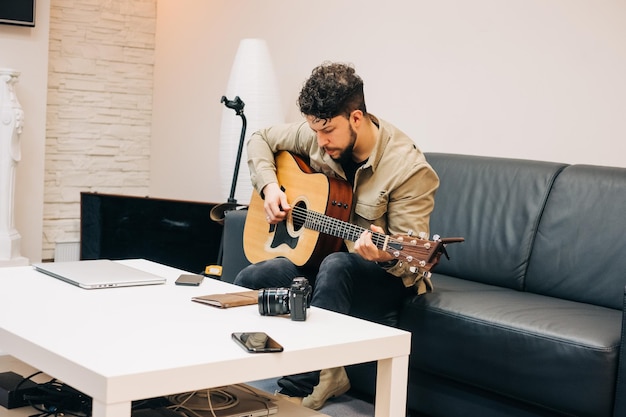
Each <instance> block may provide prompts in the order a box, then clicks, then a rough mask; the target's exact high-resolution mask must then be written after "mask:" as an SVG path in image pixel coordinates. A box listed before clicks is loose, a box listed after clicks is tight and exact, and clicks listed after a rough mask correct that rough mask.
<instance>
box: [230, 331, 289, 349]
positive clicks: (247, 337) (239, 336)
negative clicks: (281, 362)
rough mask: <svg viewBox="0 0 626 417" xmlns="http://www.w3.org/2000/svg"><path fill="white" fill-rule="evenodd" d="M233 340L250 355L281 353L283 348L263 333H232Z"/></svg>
mask: <svg viewBox="0 0 626 417" xmlns="http://www.w3.org/2000/svg"><path fill="white" fill-rule="evenodd" d="M232 337H233V340H234V341H235V342H237V344H238V345H239V346H241V347H242V348H244V349H245V350H246V351H248V352H251V353H264V352H282V351H283V347H282V346H281V345H280V344H279V343H278V342H276V341H275V340H274V339H272V338H271V337H269V336H268V335H267V334H266V333H263V332H249V333H233V334H232Z"/></svg>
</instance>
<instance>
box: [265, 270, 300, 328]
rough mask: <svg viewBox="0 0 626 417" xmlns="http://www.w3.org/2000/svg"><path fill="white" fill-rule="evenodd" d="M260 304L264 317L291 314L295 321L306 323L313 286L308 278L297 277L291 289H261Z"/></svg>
mask: <svg viewBox="0 0 626 417" xmlns="http://www.w3.org/2000/svg"><path fill="white" fill-rule="evenodd" d="M258 302H259V313H260V314H261V315H262V316H280V315H283V314H289V315H290V316H291V320H293V321H305V320H306V310H307V308H309V307H310V306H311V285H309V280H307V279H306V278H302V277H297V278H294V279H293V281H292V282H291V286H290V287H289V288H263V289H260V290H259V298H258Z"/></svg>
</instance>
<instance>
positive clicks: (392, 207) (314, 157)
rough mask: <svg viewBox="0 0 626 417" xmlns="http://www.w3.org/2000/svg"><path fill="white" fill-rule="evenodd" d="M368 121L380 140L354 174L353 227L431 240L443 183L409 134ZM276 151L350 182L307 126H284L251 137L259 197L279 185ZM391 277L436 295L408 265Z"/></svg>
mask: <svg viewBox="0 0 626 417" xmlns="http://www.w3.org/2000/svg"><path fill="white" fill-rule="evenodd" d="M370 117H371V118H372V120H373V121H374V122H375V123H376V124H377V125H378V126H379V130H378V138H377V143H376V146H375V147H374V149H373V150H372V153H371V155H370V157H369V159H368V161H367V162H366V163H365V164H364V165H363V166H362V167H361V168H360V169H359V170H358V171H357V172H356V176H355V179H354V188H353V193H354V194H353V209H352V213H351V216H350V222H351V223H353V224H356V225H358V226H361V227H363V228H365V229H369V227H370V224H375V225H377V226H380V227H382V228H383V230H385V233H387V234H390V235H395V234H406V233H407V232H408V231H409V230H412V231H414V232H415V233H419V232H422V231H423V232H425V233H427V234H428V233H429V226H428V223H429V219H430V213H431V212H432V210H433V207H434V204H435V201H434V198H435V192H436V190H437V188H438V186H439V178H438V177H437V174H436V173H435V171H434V170H433V169H432V168H431V166H430V165H429V164H428V163H427V162H426V159H425V157H424V154H423V153H422V152H421V151H420V150H419V149H418V148H417V146H416V145H415V143H414V142H413V141H412V140H411V139H410V138H409V137H408V136H407V135H406V134H404V133H403V132H402V131H400V130H399V129H397V128H396V127H394V126H392V125H391V124H389V123H387V122H385V121H384V120H380V119H377V118H376V117H374V116H373V115H371V114H370ZM278 151H290V152H292V153H294V154H297V155H301V156H303V157H305V158H307V159H309V164H310V166H311V168H312V169H313V170H315V171H317V172H323V173H324V174H326V175H328V176H330V177H337V178H342V179H345V178H346V177H345V174H344V172H343V169H342V168H341V165H339V164H337V163H336V162H335V161H333V160H332V159H331V158H330V157H328V155H326V154H325V152H324V151H323V150H322V149H321V148H320V147H319V146H318V145H317V139H316V135H315V132H313V131H312V130H311V128H310V127H309V126H308V124H307V123H306V122H302V123H295V124H288V125H280V126H274V127H270V128H267V129H264V130H260V131H258V132H256V133H254V134H252V136H251V137H250V140H249V141H248V144H247V152H248V166H249V168H250V173H251V180H252V185H253V186H254V187H255V188H256V189H257V191H259V192H260V191H261V190H262V189H263V187H265V186H266V185H267V184H269V183H272V182H277V179H276V166H275V164H274V154H275V153H276V152H278ZM346 246H347V247H348V250H350V251H352V250H353V247H354V245H353V242H348V241H346ZM387 272H389V273H390V274H393V275H395V276H397V277H400V278H402V280H403V282H404V285H405V286H407V287H410V286H413V285H416V290H417V292H418V293H423V292H426V291H430V290H431V289H432V285H431V283H430V280H428V279H426V280H422V279H421V278H422V276H421V274H420V273H419V272H418V273H415V272H411V271H410V270H409V268H408V266H406V264H403V265H400V264H398V265H396V266H394V267H391V268H390V269H388V270H387Z"/></svg>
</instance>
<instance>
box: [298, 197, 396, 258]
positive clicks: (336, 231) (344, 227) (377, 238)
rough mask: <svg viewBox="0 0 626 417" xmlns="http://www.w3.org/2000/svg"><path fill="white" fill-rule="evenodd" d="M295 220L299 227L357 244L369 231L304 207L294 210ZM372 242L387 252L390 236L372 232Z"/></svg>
mask: <svg viewBox="0 0 626 417" xmlns="http://www.w3.org/2000/svg"><path fill="white" fill-rule="evenodd" d="M292 215H293V219H294V222H295V223H296V224H298V225H302V227H305V228H307V229H310V230H314V231H316V232H320V233H324V234H327V235H330V236H334V237H338V238H341V239H345V240H349V241H351V242H356V241H357V239H358V238H359V237H360V236H361V234H363V232H364V231H366V230H367V229H365V228H363V227H360V226H356V225H354V224H351V223H348V222H344V221H342V220H338V219H335V218H334V217H330V216H327V215H325V214H321V213H318V212H315V211H311V210H307V209H305V208H303V207H299V206H295V207H294V208H293V213H292ZM372 242H373V243H374V245H376V247H377V248H378V249H380V250H386V248H387V244H388V242H389V236H387V235H384V234H382V233H378V232H372Z"/></svg>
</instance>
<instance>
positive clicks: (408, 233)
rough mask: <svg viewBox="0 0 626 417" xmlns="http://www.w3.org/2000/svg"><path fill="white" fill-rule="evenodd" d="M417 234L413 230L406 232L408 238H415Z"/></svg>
mask: <svg viewBox="0 0 626 417" xmlns="http://www.w3.org/2000/svg"><path fill="white" fill-rule="evenodd" d="M414 233H415V232H414V231H413V229H409V230H407V231H406V234H407V236H413V234H414Z"/></svg>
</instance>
